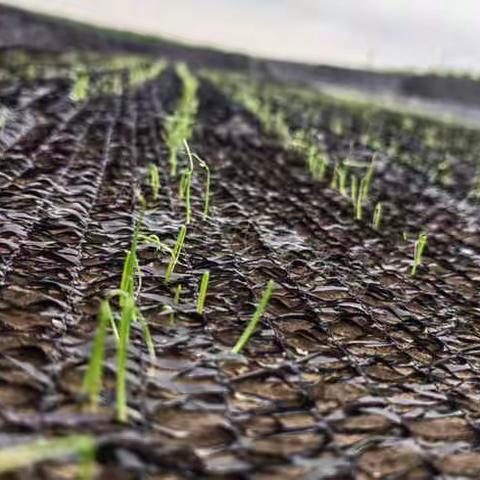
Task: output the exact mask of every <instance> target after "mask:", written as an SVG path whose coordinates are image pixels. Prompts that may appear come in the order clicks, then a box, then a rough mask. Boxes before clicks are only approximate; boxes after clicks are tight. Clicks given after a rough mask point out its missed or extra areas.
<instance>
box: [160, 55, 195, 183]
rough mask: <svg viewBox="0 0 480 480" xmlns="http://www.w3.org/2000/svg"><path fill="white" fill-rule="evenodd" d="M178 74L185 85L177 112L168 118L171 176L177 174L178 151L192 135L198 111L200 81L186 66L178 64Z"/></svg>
mask: <svg viewBox="0 0 480 480" xmlns="http://www.w3.org/2000/svg"><path fill="white" fill-rule="evenodd" d="M176 73H177V75H178V76H179V77H180V80H181V81H182V85H183V91H182V97H181V99H180V101H179V104H178V105H177V108H176V110H175V112H174V113H173V114H172V115H171V116H170V117H168V118H167V122H166V127H165V129H166V132H165V142H166V144H167V146H168V149H169V162H170V175H171V176H175V175H176V174H177V165H178V159H177V155H178V150H179V148H180V146H181V145H182V142H183V141H184V140H188V139H189V138H190V137H191V135H192V130H193V122H194V118H195V115H196V113H197V109H198V99H197V89H198V81H197V79H196V78H195V77H194V76H193V75H192V74H191V73H190V71H189V70H188V68H187V66H186V65H185V64H183V63H182V64H178V65H177V67H176Z"/></svg>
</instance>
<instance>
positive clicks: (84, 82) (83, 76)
mask: <svg viewBox="0 0 480 480" xmlns="http://www.w3.org/2000/svg"><path fill="white" fill-rule="evenodd" d="M89 83H90V77H89V76H88V73H87V72H84V71H80V72H77V75H76V77H75V83H74V85H73V88H72V91H71V92H70V99H71V100H73V101H74V102H82V101H83V100H85V99H86V98H87V96H88V87H89Z"/></svg>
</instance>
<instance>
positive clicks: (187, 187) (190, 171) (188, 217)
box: [182, 140, 193, 225]
mask: <svg viewBox="0 0 480 480" xmlns="http://www.w3.org/2000/svg"><path fill="white" fill-rule="evenodd" d="M183 145H184V146H185V150H186V151H187V155H188V169H186V170H185V172H184V174H185V179H184V182H183V187H184V190H183V193H184V195H185V210H186V219H185V224H186V225H188V224H189V223H190V220H191V217H192V205H191V201H190V197H191V195H190V190H191V189H190V187H191V184H192V175H193V155H192V152H191V151H190V147H189V146H188V143H187V141H186V140H184V141H183ZM182 177H183V175H182Z"/></svg>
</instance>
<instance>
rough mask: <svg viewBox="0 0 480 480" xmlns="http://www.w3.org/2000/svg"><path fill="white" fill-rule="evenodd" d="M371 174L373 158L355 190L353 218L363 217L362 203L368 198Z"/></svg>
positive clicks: (359, 218)
mask: <svg viewBox="0 0 480 480" xmlns="http://www.w3.org/2000/svg"><path fill="white" fill-rule="evenodd" d="M372 176H373V160H372V163H370V165H369V167H368V169H367V171H366V172H365V175H364V176H363V177H362V179H361V180H360V188H359V189H358V192H357V197H356V199H355V218H356V219H357V220H361V219H362V217H363V205H364V203H365V202H366V201H367V200H368V195H369V192H370V185H371V183H372Z"/></svg>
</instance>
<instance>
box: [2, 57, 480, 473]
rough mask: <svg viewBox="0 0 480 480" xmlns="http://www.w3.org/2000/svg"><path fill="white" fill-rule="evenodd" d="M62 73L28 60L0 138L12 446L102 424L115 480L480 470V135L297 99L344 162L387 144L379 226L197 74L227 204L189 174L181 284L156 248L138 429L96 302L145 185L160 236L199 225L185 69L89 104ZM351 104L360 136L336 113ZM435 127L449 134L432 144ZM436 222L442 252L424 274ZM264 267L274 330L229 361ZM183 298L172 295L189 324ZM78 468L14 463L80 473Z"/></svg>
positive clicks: (101, 463) (306, 122) (102, 469)
mask: <svg viewBox="0 0 480 480" xmlns="http://www.w3.org/2000/svg"><path fill="white" fill-rule="evenodd" d="M35 58H36V57H35V56H34V57H32V58H31V60H30V61H31V62H33V63H34V62H35ZM43 61H44V59H42V62H43ZM57 61H58V59H56V57H55V56H52V57H51V58H50V59H49V62H50V63H51V64H52V65H53V64H55V62H57ZM3 65H4V66H5V63H3ZM59 72H60V70H56V74H55V75H52V76H49V77H43V79H35V80H32V79H31V78H23V79H22V78H21V77H18V75H17V73H18V72H17V73H15V72H14V73H12V72H9V73H8V75H7V76H5V77H4V80H3V81H2V83H1V84H0V104H1V105H2V106H3V107H8V109H9V116H8V121H7V122H6V124H5V126H4V128H3V129H2V131H1V133H0V152H1V157H0V187H1V190H0V254H1V258H0V285H1V287H0V329H1V333H2V334H1V337H0V406H1V408H0V431H1V435H0V445H1V446H3V447H6V446H11V445H13V444H17V443H18V444H21V443H25V442H28V441H30V440H32V439H36V438H40V437H42V438H43V437H47V438H50V437H59V436H65V435H68V434H71V433H88V434H92V435H94V437H95V440H96V442H97V453H96V464H97V476H98V478H101V479H113V478H114V479H137V478H138V479H140V478H152V479H169V480H173V479H183V478H190V479H192V478H193V479H195V478H218V479H249V478H255V479H276V478H304V479H312V480H313V479H354V478H355V479H357V478H358V479H374V478H387V479H400V478H402V479H403V478H408V479H429V478H438V479H447V478H466V477H467V478H480V452H479V447H478V440H479V433H480V430H479V428H480V424H479V421H478V419H479V416H480V397H479V394H478V386H479V377H478V368H479V354H480V346H479V340H480V331H479V329H480V327H479V325H480V323H479V320H480V310H479V291H480V290H479V287H480V273H479V272H480V270H479V266H480V236H479V234H478V232H479V217H478V213H479V210H478V202H477V200H475V198H474V197H472V195H471V191H472V188H473V180H474V177H475V174H476V165H477V157H478V149H477V146H478V145H479V143H480V140H479V136H478V133H477V132H476V131H474V130H466V129H463V128H461V127H455V126H442V125H438V124H435V123H434V122H431V121H427V120H414V122H415V123H414V124H413V127H411V126H409V128H408V129H405V128H404V126H403V123H402V122H403V117H402V116H396V115H394V114H391V113H385V112H378V113H377V114H376V115H375V117H374V121H375V123H374V124H372V125H368V126H367V127H368V129H371V130H374V131H375V132H377V134H378V136H379V137H380V138H383V139H384V140H385V142H384V143H383V144H379V145H375V146H372V145H362V144H361V142H360V141H359V135H360V132H362V131H364V130H365V124H364V123H365V119H364V117H363V116H362V113H361V112H362V110H361V109H360V110H359V109H355V108H349V107H348V106H346V105H344V104H340V103H338V104H337V103H335V102H334V101H330V102H325V101H322V100H319V102H318V104H315V103H312V102H310V101H308V102H306V103H304V104H303V103H302V97H297V96H295V95H293V94H291V96H289V95H290V93H288V92H287V91H285V92H284V95H281V96H279V98H278V105H277V107H276V108H278V109H279V110H280V111H283V112H284V114H285V118H286V121H287V123H288V124H289V126H290V127H291V128H299V127H300V126H301V127H302V128H307V127H308V128H311V129H314V130H315V131H316V132H317V134H318V135H319V138H321V140H322V142H323V144H324V145H325V147H326V149H327V151H328V154H329V156H330V158H332V159H335V158H337V157H339V158H340V157H343V156H346V155H347V156H349V157H350V158H351V159H356V160H359V161H360V160H362V161H364V160H365V159H370V158H371V157H372V156H373V154H376V155H375V176H374V181H373V185H372V190H373V192H374V197H375V200H380V201H382V202H383V204H384V205H385V213H384V217H383V220H382V228H381V229H380V230H379V231H376V230H374V229H372V227H371V223H370V219H371V213H372V212H371V207H370V206H367V207H366V212H365V218H364V220H362V221H358V220H355V219H354V217H353V215H352V205H351V202H349V201H348V199H346V198H345V196H343V195H341V194H340V193H339V192H338V191H337V190H335V189H333V188H331V185H330V181H329V179H328V180H327V179H326V180H325V181H322V182H315V181H313V180H312V179H311V176H310V174H309V172H308V169H307V168H306V166H305V159H304V158H302V157H301V156H300V155H299V154H298V153H295V152H293V151H291V150H288V149H286V148H284V147H283V146H282V145H281V143H280V142H279V140H278V139H277V138H275V136H274V135H272V134H271V133H267V132H266V131H265V129H264V128H263V127H262V125H261V124H260V122H259V120H258V119H257V118H256V117H255V116H254V115H252V114H251V113H250V112H247V111H246V110H245V109H244V108H243V107H242V106H241V105H239V104H238V103H236V102H234V101H233V100H232V99H231V98H229V97H228V96H226V94H225V92H224V91H222V90H221V89H219V88H218V87H216V86H214V85H213V84H212V83H210V82H209V81H208V80H206V79H204V78H203V79H201V80H200V89H199V94H198V95H199V109H198V115H197V120H196V122H195V127H194V135H193V138H192V139H191V142H190V143H191V147H192V149H193V150H194V151H196V152H198V153H199V154H200V155H201V157H202V158H204V159H205V160H206V161H207V163H208V165H209V166H210V168H211V170H212V207H211V212H210V216H209V218H208V219H207V220H203V219H202V215H201V210H202V193H203V178H202V177H201V176H194V179H193V185H192V196H193V199H192V200H193V222H192V224H191V225H190V226H189V228H188V233H187V240H186V244H185V251H184V254H183V255H182V256H181V259H180V263H179V267H178V268H177V269H176V270H175V273H174V275H173V277H172V280H173V281H172V282H171V283H170V284H166V283H165V281H164V277H165V270H166V268H167V264H168V260H169V258H168V256H165V255H158V254H157V253H156V252H155V250H154V248H152V247H151V246H147V245H142V246H141V247H140V265H141V268H142V290H141V294H140V297H139V304H140V308H141V311H142V313H143V314H144V316H145V318H146V319H147V321H148V323H149V325H150V328H151V331H152V334H153V339H154V344H155V350H156V355H157V358H156V361H155V362H154V363H153V364H152V362H151V360H150V358H149V356H148V352H147V348H146V346H145V343H144V341H143V339H142V334H141V329H140V327H139V326H134V331H133V334H132V337H133V342H132V345H131V348H130V351H129V361H128V405H129V408H130V420H129V422H128V423H127V424H120V423H119V422H117V421H116V419H115V411H114V405H115V369H116V363H115V342H114V339H113V337H112V338H110V339H109V343H108V349H107V364H106V381H105V385H104V389H103V391H102V400H101V408H100V409H99V410H98V411H97V412H95V413H92V412H91V411H89V410H87V409H85V407H84V405H83V404H82V398H81V395H80V390H81V382H82V377H83V373H84V371H85V367H86V364H87V362H88V359H89V356H90V348H91V341H92V336H93V332H94V329H95V326H96V314H97V311H98V306H99V300H100V299H101V298H102V297H103V296H104V295H105V292H106V291H108V290H111V289H115V288H117V287H118V285H119V283H120V277H121V274H122V265H123V261H124V257H125V250H126V249H128V248H129V245H130V241H131V237H132V234H133V229H134V225H135V222H136V219H137V218H138V216H139V212H140V206H139V204H138V201H137V198H136V193H135V192H136V191H137V190H139V189H141V190H142V191H143V192H144V194H145V196H146V198H147V200H148V205H149V206H148V208H147V211H146V213H145V222H144V223H145V228H144V231H145V233H154V234H156V235H158V237H159V238H160V239H161V240H162V241H164V242H165V243H169V244H172V243H173V242H174V240H175V238H176V234H177V232H178V229H179V227H180V225H182V224H183V221H184V206H183V202H181V201H180V200H179V198H178V179H172V178H171V177H170V176H169V175H168V172H169V165H168V150H167V147H166V145H165V142H164V133H165V120H166V118H167V116H168V115H169V114H171V113H172V111H173V110H174V108H175V105H176V104H177V100H178V98H179V96H180V94H181V84H180V81H179V78H178V77H177V75H176V73H175V71H174V70H173V69H172V68H170V67H169V68H168V69H167V70H166V71H165V72H164V73H162V75H161V76H160V77H158V78H155V79H153V80H151V81H148V82H146V83H144V84H143V85H141V86H138V87H135V88H133V87H131V86H130V85H129V84H128V83H124V85H123V86H124V88H123V93H122V94H121V95H112V94H105V93H102V92H101V91H100V90H99V91H95V90H94V91H93V92H92V94H91V96H89V98H88V99H87V100H86V101H84V102H73V101H72V100H71V99H70V98H69V95H70V92H71V88H72V81H71V78H70V77H69V75H68V72H67V73H65V72H63V73H59ZM15 75H17V76H15ZM107 75H108V74H107ZM99 82H100V80H99ZM303 101H305V100H303ZM307 112H308V113H309V114H308V115H307V114H306V113H307ZM312 112H313V113H312ZM339 118H340V119H341V120H342V122H343V123H342V124H343V125H344V127H343V128H342V129H341V131H338V129H337V128H332V121H333V120H335V119H337V120H338V119H339ZM368 121H372V119H371V118H370V119H369V120H368ZM409 125H410V124H409ZM432 125H433V127H434V128H435V132H436V133H435V138H437V139H440V140H439V141H438V142H437V141H435V142H432V141H430V142H426V141H423V140H421V139H424V137H425V135H423V134H422V132H425V131H429V130H428V129H430V128H432ZM392 139H393V140H392ZM392 144H393V145H395V149H396V150H395V151H394V152H392V150H391V148H389V147H391V146H392ZM412 159H414V160H415V161H412ZM182 161H184V158H183V157H182ZM151 162H153V163H155V164H157V165H158V167H159V171H160V182H161V189H160V198H159V199H158V201H155V202H154V201H153V200H152V199H151V190H150V187H149V185H148V181H147V167H148V165H149V163H151ZM445 162H446V163H445ZM445 165H447V167H445ZM445 171H447V173H445ZM422 231H425V232H428V238H429V244H428V250H427V252H426V254H425V258H424V261H423V263H422V265H421V266H420V268H419V272H418V274H417V276H416V277H415V278H412V277H411V276H410V274H409V271H410V266H411V261H412V255H413V245H414V239H415V238H416V235H418V233H419V232H422ZM205 269H208V270H209V271H210V277H211V280H210V286H209V289H208V295H207V299H206V309H205V312H204V314H203V315H199V314H197V313H196V311H195V306H196V299H197V295H198V285H199V280H200V276H201V273H202V272H203V271H204V270H205ZM269 279H274V281H275V283H276V285H277V287H276V289H275V291H274V294H273V297H272V300H271V302H270V304H269V306H268V309H267V313H266V314H265V316H264V318H263V319H262V325H261V328H259V330H258V331H257V332H256V333H255V335H254V336H253V337H252V339H251V341H250V342H249V343H248V344H247V347H246V348H245V350H244V352H243V354H242V355H236V354H232V353H230V349H231V347H232V346H233V344H234V343H235V342H236V340H237V339H238V337H239V336H240V334H241V333H242V331H243V329H244V327H245V325H246V322H247V321H248V320H249V318H250V317H251V315H252V313H253V310H254V308H255V304H256V302H257V300H258V298H259V297H260V295H261V293H262V291H263V289H264V287H265V284H266V283H267V281H268V280H269ZM179 283H181V284H182V286H183V290H182V294H181V298H180V303H179V304H178V305H174V304H173V292H174V287H175V285H177V284H179ZM165 305H167V306H171V307H173V308H174V309H175V310H176V320H175V323H174V324H173V325H172V324H171V323H170V317H169V315H166V314H165V313H164V310H163V307H164V306H165ZM74 465H75V463H74V462H46V463H43V464H41V465H38V466H36V467H34V468H32V469H27V470H23V471H20V472H18V473H13V474H8V476H7V475H5V476H4V477H2V478H9V479H10V478H14V479H23V478H52V479H57V478H58V479H65V478H74V475H75V468H74Z"/></svg>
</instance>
